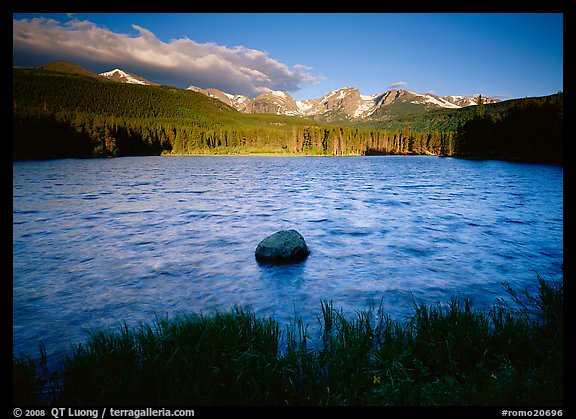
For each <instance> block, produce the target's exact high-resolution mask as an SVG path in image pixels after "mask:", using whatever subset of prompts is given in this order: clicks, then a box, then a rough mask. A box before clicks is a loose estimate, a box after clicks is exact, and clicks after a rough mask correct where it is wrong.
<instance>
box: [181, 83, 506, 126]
mask: <svg viewBox="0 0 576 419" xmlns="http://www.w3.org/2000/svg"><path fill="white" fill-rule="evenodd" d="M188 90H193V91H195V92H200V93H203V94H205V95H206V96H209V97H213V98H216V99H219V100H221V101H222V102H224V103H226V104H227V105H229V106H232V107H233V108H236V109H237V110H239V111H240V112H244V113H271V114H275V115H286V116H300V117H305V118H309V119H320V120H323V121H339V120H351V121H361V120H366V119H372V120H380V119H388V118H391V117H393V116H394V115H399V114H407V113H420V112H425V111H427V110H430V109H437V108H450V109H458V108H463V107H467V106H473V105H476V104H477V103H476V102H477V99H476V98H471V97H466V96H445V97H438V96H436V95H433V94H430V93H425V94H421V93H415V92H410V91H408V90H404V89H392V90H388V91H386V92H384V93H379V94H374V95H363V94H361V93H360V91H359V90H358V89H355V88H353V87H343V88H341V89H337V90H333V91H331V92H329V93H327V94H326V95H324V96H323V97H321V98H318V99H309V100H299V101H296V100H294V98H293V97H292V96H290V94H289V93H287V92H283V91H278V90H272V91H269V92H266V93H263V94H261V95H259V96H256V97H255V98H253V99H250V98H249V97H247V96H243V95H232V94H230V93H226V92H223V91H221V90H218V89H213V88H211V89H201V88H199V87H196V86H190V87H188ZM496 102H499V100H498V99H494V98H488V97H487V98H484V103H496Z"/></svg>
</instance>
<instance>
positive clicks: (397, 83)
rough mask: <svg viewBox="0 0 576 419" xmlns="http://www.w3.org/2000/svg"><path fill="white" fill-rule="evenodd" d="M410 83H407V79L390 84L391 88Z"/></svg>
mask: <svg viewBox="0 0 576 419" xmlns="http://www.w3.org/2000/svg"><path fill="white" fill-rule="evenodd" d="M407 84H408V83H406V82H405V81H397V82H394V83H392V84H391V85H390V86H388V88H389V89H395V88H397V87H401V86H406V85H407Z"/></svg>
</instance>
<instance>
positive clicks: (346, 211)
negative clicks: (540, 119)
mask: <svg viewBox="0 0 576 419" xmlns="http://www.w3.org/2000/svg"><path fill="white" fill-rule="evenodd" d="M562 190H563V169H562V167H558V166H550V165H538V164H520V163H507V162H498V161H467V160H458V159H452V158H438V157H428V156H396V157H392V156H389V157H357V158H356V157H349V158H330V157H318V158H316V157H294V158H292V157H141V158H140V157H139V158H118V159H99V160H53V161H38V162H15V163H14V165H13V194H14V199H13V233H14V234H13V238H14V241H13V256H14V265H13V274H14V282H13V288H14V307H13V314H14V320H13V326H14V348H13V349H14V353H15V354H20V353H22V352H28V353H31V354H36V353H37V349H38V345H39V343H40V342H43V343H44V344H45V346H46V349H47V351H48V354H49V356H50V355H60V354H62V353H64V352H67V351H69V349H70V348H71V345H72V344H74V343H77V342H81V341H83V340H85V339H86V337H87V331H88V330H90V328H102V327H108V326H111V327H113V328H114V327H116V326H117V325H118V324H119V323H120V322H123V321H125V322H126V323H128V324H130V325H137V324H139V323H140V322H151V321H153V320H154V318H155V316H157V315H159V316H169V317H171V316H174V315H176V314H178V313H181V312H185V311H193V312H206V313H208V312H210V311H211V310H213V309H228V308H231V307H233V306H235V305H236V306H241V307H244V308H247V309H251V310H254V311H255V312H256V313H258V314H261V315H265V316H274V317H275V318H276V319H278V321H279V322H280V323H281V324H285V323H287V322H288V320H289V318H290V317H293V316H294V314H295V313H297V314H298V315H302V316H303V318H304V319H305V321H307V322H310V323H311V324H313V323H315V316H316V315H318V314H320V301H321V300H331V301H332V302H333V304H334V306H335V307H337V308H342V309H343V310H344V312H345V313H350V314H354V311H355V310H358V309H366V308H368V307H369V306H370V305H371V304H376V305H379V304H382V307H383V308H384V309H385V310H386V311H387V312H388V313H389V314H391V315H392V316H393V317H394V318H398V319H401V318H403V317H404V316H405V315H406V314H407V313H409V312H411V310H412V307H413V306H412V304H413V301H414V300H416V301H418V302H429V303H433V302H436V301H440V302H445V301H448V300H449V298H450V297H452V296H461V297H472V298H473V299H474V301H475V303H476V306H477V307H479V308H482V307H488V306H489V305H491V304H493V303H494V302H496V298H498V297H504V296H506V294H505V292H504V289H503V287H502V285H501V284H502V282H503V281H507V282H509V283H510V284H511V285H512V286H513V287H515V288H517V289H522V288H524V287H529V286H533V285H534V284H535V282H536V273H538V274H540V275H541V276H543V277H544V278H552V279H559V278H561V277H562V268H561V265H562V262H563V243H562V235H563V234H562V233H563V211H562V209H563V202H562V196H563V192H562ZM291 228H294V229H297V230H298V231H299V232H300V233H301V234H302V235H303V236H304V237H305V239H306V241H307V243H308V246H309V248H310V250H311V254H310V256H309V257H308V259H307V260H306V261H305V262H304V263H301V264H297V265H283V266H266V265H259V264H258V263H257V262H256V260H255V258H254V250H255V248H256V246H257V245H258V243H259V241H260V240H262V239H263V238H264V237H266V236H268V235H269V234H272V233H274V232H275V231H278V230H282V229H291Z"/></svg>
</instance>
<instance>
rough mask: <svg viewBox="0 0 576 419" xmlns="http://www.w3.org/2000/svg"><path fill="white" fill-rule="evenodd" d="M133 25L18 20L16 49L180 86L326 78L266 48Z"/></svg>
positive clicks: (256, 86) (227, 87)
mask: <svg viewBox="0 0 576 419" xmlns="http://www.w3.org/2000/svg"><path fill="white" fill-rule="evenodd" d="M132 27H133V28H134V30H136V31H137V33H138V34H137V35H136V36H130V35H128V34H122V33H115V32H112V31H110V30H109V29H107V28H104V27H101V26H98V25H96V24H94V23H92V22H90V21H87V20H78V19H76V18H72V19H71V20H69V21H68V22H65V23H60V22H58V21H56V20H53V19H47V18H34V19H20V20H16V19H14V20H13V50H14V54H15V55H17V54H20V55H33V54H37V55H41V56H53V57H54V58H53V59H54V60H55V59H61V58H63V57H67V58H66V59H71V60H74V59H76V60H78V61H80V62H83V63H95V64H100V65H102V64H109V65H110V69H112V67H122V68H124V69H125V70H128V71H130V72H133V73H136V74H138V72H139V71H142V72H145V73H147V74H157V75H158V77H163V78H164V79H170V80H173V84H174V85H176V86H179V87H187V86H188V85H196V86H199V87H203V88H207V87H215V88H218V89H221V90H224V91H226V92H229V93H234V94H244V95H248V96H256V95H258V94H260V93H263V92H265V91H269V90H284V91H288V92H294V91H296V90H298V89H300V87H301V86H303V85H305V84H309V83H313V82H316V81H318V80H319V79H320V78H319V77H318V76H314V75H312V74H310V73H309V72H310V70H312V68H310V67H308V66H306V65H302V64H297V65H295V66H293V68H292V69H290V68H288V67H287V66H286V65H285V64H283V63H281V62H279V61H277V60H275V59H272V58H270V57H269V56H268V53H267V52H265V51H259V50H254V49H249V48H246V47H244V46H234V47H227V46H222V45H217V44H215V43H198V42H195V41H193V40H191V39H188V38H181V39H174V40H171V41H170V42H168V43H166V42H163V41H161V40H160V39H158V38H157V37H156V35H154V33H152V32H151V31H149V30H147V29H145V28H143V27H140V26H138V25H132ZM152 81H156V80H152Z"/></svg>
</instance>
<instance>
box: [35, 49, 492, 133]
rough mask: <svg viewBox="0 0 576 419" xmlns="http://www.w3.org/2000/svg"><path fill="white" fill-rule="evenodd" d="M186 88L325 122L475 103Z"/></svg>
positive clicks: (126, 77) (241, 105)
mask: <svg viewBox="0 0 576 419" xmlns="http://www.w3.org/2000/svg"><path fill="white" fill-rule="evenodd" d="M41 68H43V69H48V70H56V71H66V72H74V73H80V74H83V75H88V76H91V77H97V78H100V77H103V78H106V79H108V80H111V81H115V82H120V83H129V84H140V85H148V86H158V84H157V83H154V82H151V81H149V80H146V79H145V78H143V77H140V76H138V75H136V74H133V73H130V72H128V71H126V70H122V69H119V68H116V69H114V70H111V71H107V72H103V73H100V74H96V73H92V72H91V71H89V70H86V69H84V68H83V67H80V66H78V65H76V64H73V63H69V62H66V61H62V60H60V61H55V62H53V63H50V64H47V65H45V66H42V67H41ZM187 90H191V91H195V92H199V93H202V94H204V95H206V96H208V97H211V98H215V99H218V100H220V101H221V102H223V103H225V104H227V105H229V106H231V107H232V108H234V109H236V110H238V111H240V112H243V113H248V114H256V113H265V114H273V115H285V116H299V117H304V118H307V119H313V120H319V121H324V122H335V121H354V122H359V121H386V120H391V119H394V118H396V117H402V116H406V115H410V114H421V113H426V112H427V111H429V110H433V109H441V108H446V109H459V108H464V107H468V106H474V105H476V104H477V103H476V102H477V98H475V97H468V96H444V97H439V96H437V95H434V94H431V93H415V92H411V91H408V90H404V89H391V90H387V91H386V92H383V93H377V94H373V95H364V94H362V93H360V91H359V90H358V89H356V88H353V87H343V88H341V89H337V90H333V91H331V92H329V93H327V94H326V95H324V96H323V97H321V98H317V99H309V100H298V101H297V100H294V98H293V97H292V96H291V95H290V94H289V93H287V92H283V91H279V90H271V91H268V92H265V93H262V94H261V95H259V96H256V97H254V98H249V97H248V96H244V95H234V94H230V93H227V92H224V91H222V90H218V89H215V88H208V89H202V88H200V87H196V86H189V87H188V88H187ZM483 99H484V103H485V104H489V103H496V102H500V100H499V99H495V98H490V97H484V98H483Z"/></svg>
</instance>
